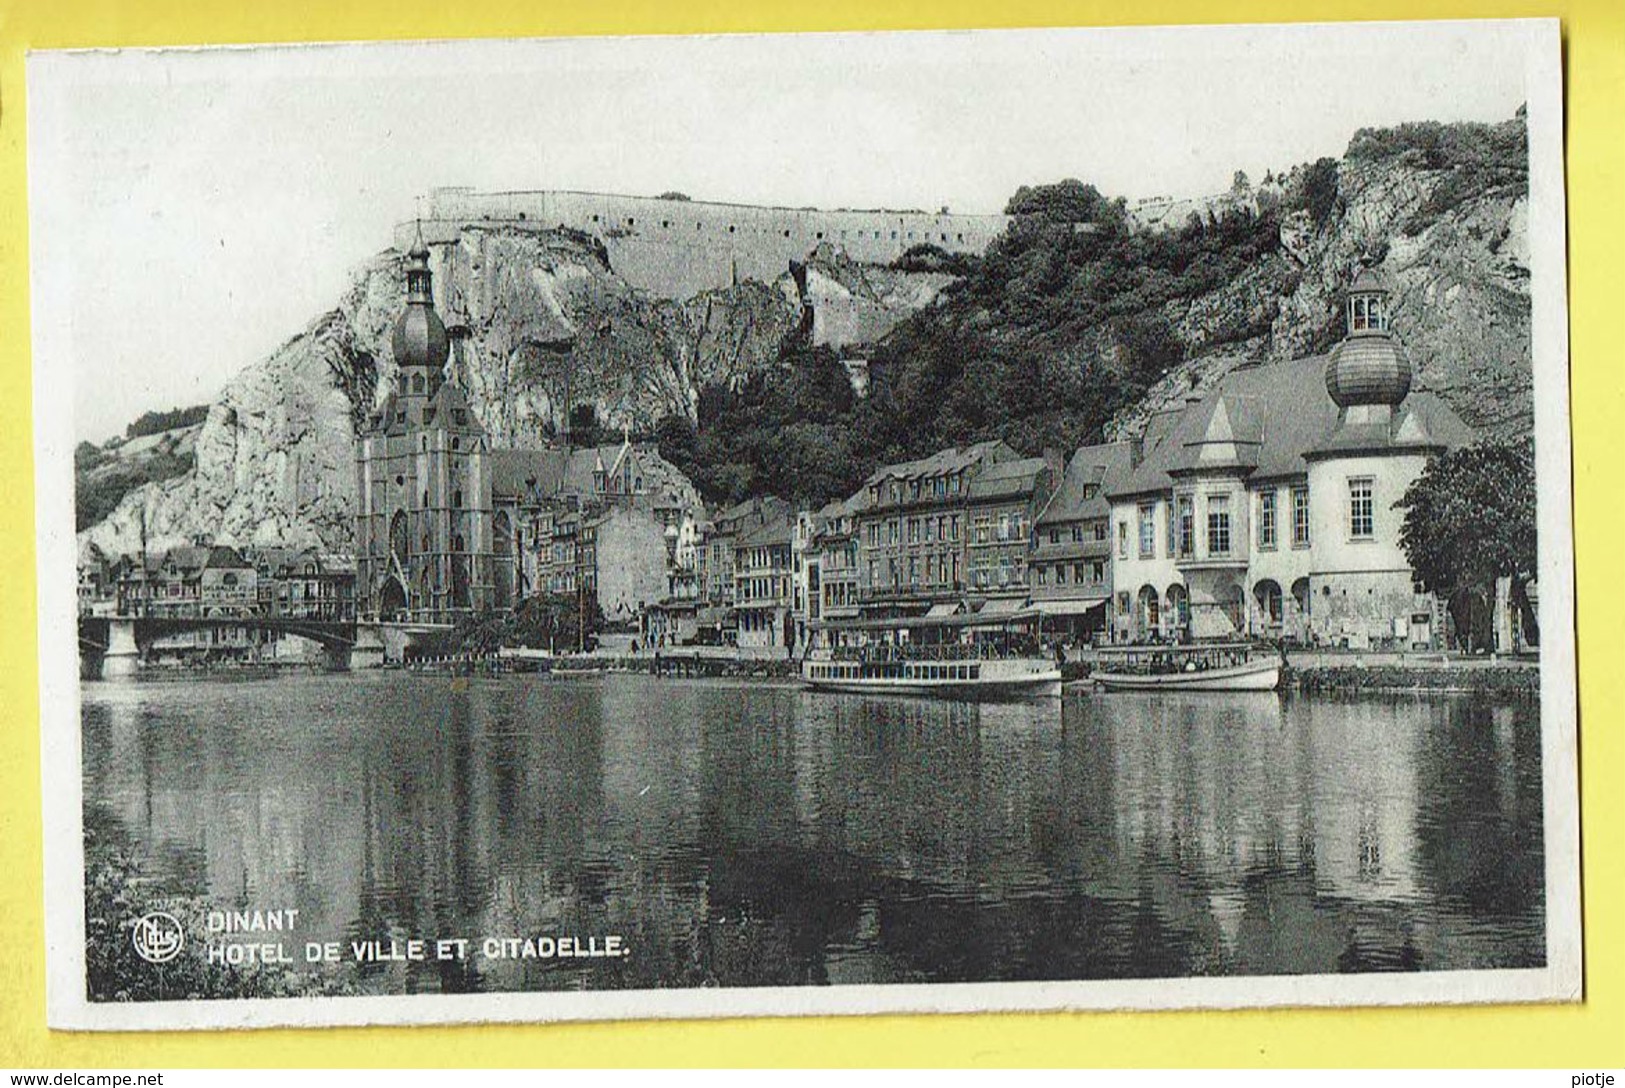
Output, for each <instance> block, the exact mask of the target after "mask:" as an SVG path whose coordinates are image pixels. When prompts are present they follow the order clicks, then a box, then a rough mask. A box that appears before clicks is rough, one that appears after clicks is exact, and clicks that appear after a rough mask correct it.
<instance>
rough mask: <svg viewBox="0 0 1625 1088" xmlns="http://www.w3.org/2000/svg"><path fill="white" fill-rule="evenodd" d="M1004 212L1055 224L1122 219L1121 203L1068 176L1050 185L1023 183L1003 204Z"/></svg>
mask: <svg viewBox="0 0 1625 1088" xmlns="http://www.w3.org/2000/svg"><path fill="white" fill-rule="evenodd" d="M1004 214H1005V215H1016V216H1039V217H1042V218H1044V219H1048V220H1049V221H1051V222H1054V223H1096V222H1103V221H1119V220H1121V219H1122V218H1123V205H1122V202H1121V201H1112V200H1107V199H1106V198H1105V197H1104V196H1102V195H1101V194H1100V190H1099V189H1096V188H1095V187H1094V186H1093V185H1085V184H1084V183H1083V182H1081V181H1079V180H1078V179H1077V178H1067V179H1066V180H1065V181H1058V182H1056V183H1054V184H1053V185H1023V186H1022V187H1021V188H1019V189H1017V190H1016V194H1015V195H1014V196H1012V197H1011V198H1010V201H1009V203H1007V204H1006V205H1005V206H1004Z"/></svg>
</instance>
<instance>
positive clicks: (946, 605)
mask: <svg viewBox="0 0 1625 1088" xmlns="http://www.w3.org/2000/svg"><path fill="white" fill-rule="evenodd" d="M925 615H926V618H927V619H936V618H938V617H939V616H957V615H959V602H958V601H939V602H938V603H936V604H934V605H932V606H931V608H930V610H929V611H928V612H926V614H925Z"/></svg>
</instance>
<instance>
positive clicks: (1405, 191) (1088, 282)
mask: <svg viewBox="0 0 1625 1088" xmlns="http://www.w3.org/2000/svg"><path fill="white" fill-rule="evenodd" d="M1074 184H1075V183H1074ZM1526 192H1527V171H1526V166H1525V152H1524V143H1523V121H1522V118H1521V116H1520V117H1518V118H1516V119H1514V120H1512V121H1509V122H1507V123H1505V124H1503V125H1495V126H1486V125H1455V126H1438V125H1431V126H1430V125H1421V126H1405V127H1402V128H1401V129H1395V130H1383V131H1378V132H1362V133H1360V134H1357V135H1356V137H1355V138H1354V140H1353V142H1352V143H1351V144H1350V147H1349V149H1348V152H1347V153H1346V154H1345V157H1344V158H1343V159H1342V160H1341V161H1340V162H1334V161H1332V160H1322V161H1321V162H1320V163H1316V164H1313V165H1308V166H1303V167H1299V168H1296V169H1294V170H1292V171H1290V172H1288V173H1287V174H1284V175H1281V176H1278V177H1272V178H1270V179H1267V180H1266V182H1265V183H1263V184H1261V185H1260V187H1259V188H1258V190H1257V191H1255V192H1249V193H1239V194H1237V195H1236V196H1235V198H1234V199H1229V200H1227V201H1226V202H1225V208H1228V209H1229V211H1228V212H1226V214H1225V215H1224V216H1223V217H1219V216H1217V215H1215V214H1213V213H1212V209H1211V208H1209V209H1208V211H1209V215H1208V219H1207V221H1205V222H1204V221H1202V219H1201V216H1200V214H1194V213H1193V214H1192V215H1191V216H1189V217H1187V219H1186V221H1184V222H1182V223H1175V222H1172V221H1171V220H1172V219H1173V218H1174V217H1173V216H1164V217H1163V218H1161V219H1159V220H1158V221H1157V222H1156V223H1155V224H1150V225H1148V224H1147V222H1145V221H1144V217H1143V216H1142V217H1139V219H1138V220H1136V219H1135V218H1134V217H1132V216H1130V217H1127V218H1126V223H1127V226H1126V227H1125V228H1124V230H1123V232H1122V233H1120V234H1119V235H1117V236H1115V237H1112V238H1108V237H1107V236H1106V235H1105V234H1104V233H1102V234H1098V235H1096V234H1092V233H1091V232H1090V231H1088V230H1085V229H1080V226H1079V224H1077V223H1063V222H1056V223H1052V224H1050V225H1049V226H1047V227H1044V228H1043V230H1042V231H1040V232H1039V233H1038V234H1033V235H1031V236H1029V237H1026V238H1024V239H1014V237H1013V236H1014V233H1015V232H1016V231H1017V230H1018V229H1026V228H1023V227H1021V224H1019V223H1018V224H1015V225H1013V226H1012V228H1011V232H1012V240H1011V241H1010V244H1008V245H1007V244H1006V243H1005V242H1004V241H1001V242H999V243H995V245H994V246H993V247H992V249H991V250H990V252H989V255H988V257H987V259H986V260H984V261H983V262H982V263H981V265H980V267H978V268H975V269H974V270H973V271H971V273H970V274H969V275H968V276H966V277H964V278H956V277H955V276H952V275H944V274H943V273H942V272H941V271H940V270H936V271H918V272H902V271H899V270H897V269H886V270H882V269H877V268H874V267H872V266H866V265H865V266H859V265H855V264H854V263H853V262H851V261H849V260H847V259H845V258H844V257H842V256H841V255H840V254H837V253H814V254H811V255H810V256H809V260H808V262H807V263H806V265H805V266H803V267H798V268H797V269H796V270H795V271H794V272H791V271H790V270H787V271H786V273H785V274H784V275H782V276H780V277H779V278H778V279H777V280H776V281H775V282H772V283H761V282H755V281H750V280H746V281H744V282H740V283H737V284H735V285H733V286H730V287H727V288H724V289H720V290H712V291H705V292H702V293H700V294H697V295H695V296H693V297H691V298H688V299H685V300H672V299H660V298H654V297H652V296H650V295H648V294H646V293H644V292H641V291H639V290H636V289H634V288H633V287H631V286H629V285H628V284H627V283H626V282H625V281H624V280H623V279H622V278H621V277H619V276H618V275H617V274H616V272H615V270H614V269H613V268H612V267H611V266H610V261H609V259H608V256H607V251H606V250H605V249H604V247H603V245H602V244H601V243H599V242H597V241H596V240H595V239H594V238H592V237H590V236H588V235H585V234H579V233H576V232H573V231H567V230H558V229H555V230H544V229H538V228H536V227H535V226H528V227H526V226H518V225H514V224H505V225H493V224H485V225H482V224H479V223H470V224H467V225H465V226H464V227H463V228H462V229H461V230H460V231H458V232H457V234H456V236H455V239H454V240H448V241H445V242H441V243H438V244H437V245H436V246H435V254H434V269H435V274H436V282H435V287H436V295H437V298H438V300H439V305H440V309H441V311H442V314H443V316H444V317H445V318H446V322H447V324H448V326H452V327H453V328H454V330H455V329H458V328H462V329H466V333H467V335H466V338H464V339H462V341H461V350H460V351H459V352H458V353H457V354H456V355H455V356H454V361H453V364H452V365H453V366H455V367H456V368H457V371H458V377H459V380H461V381H462V383H463V384H464V386H465V387H466V388H467V390H468V391H469V396H470V403H471V405H472V407H473V409H474V411H475V413H476V414H477V415H478V416H479V418H480V420H481V422H482V423H483V424H484V425H485V427H486V428H487V429H488V430H489V431H490V432H491V433H492V435H493V436H494V438H495V440H496V441H497V442H498V443H500V444H505V445H516V446H527V445H536V444H538V443H541V442H543V441H545V440H547V439H549V438H550V437H552V436H555V435H557V434H558V433H559V431H560V430H562V429H563V427H564V425H565V424H566V420H565V418H564V417H565V405H566V404H573V405H577V406H582V405H591V406H592V407H593V408H594V410H595V415H596V421H597V424H598V425H599V426H600V427H604V428H608V429H610V430H611V431H619V430H620V429H621V428H623V427H625V428H629V429H632V430H635V431H638V432H641V433H649V432H650V431H651V430H652V429H653V427H654V424H655V423H656V422H657V421H659V420H661V419H662V418H664V417H668V416H674V415H675V416H684V417H687V418H688V419H689V420H690V421H691V422H696V423H697V422H699V411H698V406H699V400H700V393H701V391H702V390H704V389H706V388H708V387H716V386H723V387H730V388H733V387H738V386H741V385H743V384H744V382H745V379H746V378H748V377H751V376H755V375H763V374H770V373H771V372H772V370H773V368H775V367H779V366H783V365H785V364H784V363H783V362H782V361H781V346H782V345H783V344H784V343H785V342H786V340H787V338H796V337H807V336H811V337H813V338H814V339H817V338H819V337H822V338H823V339H825V340H827V341H830V342H835V343H841V342H845V341H846V340H848V339H855V340H858V341H860V342H862V341H866V340H869V339H873V338H877V337H882V336H885V337H886V338H887V342H888V343H892V344H897V345H901V346H899V347H897V348H896V349H895V351H894V354H896V355H897V356H898V357H899V359H902V358H906V357H908V356H909V355H910V354H911V353H917V352H918V351H919V350H920V348H921V346H922V345H923V346H925V347H929V348H930V350H932V351H934V352H936V353H937V354H938V355H939V356H940V359H938V360H937V361H935V362H932V363H931V364H930V365H929V366H926V365H922V366H920V367H916V368H915V369H917V370H919V371H920V374H918V375H914V376H912V377H911V376H908V375H902V376H900V377H898V378H897V379H895V380H896V381H897V382H899V383H901V384H906V383H908V382H912V383H913V384H914V385H916V386H918V387H919V388H918V389H916V390H915V393H916V394H917V395H916V396H914V397H913V400H915V401H918V402H919V403H918V404H917V405H916V406H915V409H914V411H915V414H918V413H925V415H922V416H921V418H920V419H915V418H914V416H913V415H909V414H908V413H906V412H905V413H904V414H905V415H907V418H900V419H899V421H898V424H897V425H898V427H899V428H901V430H902V431H904V432H906V433H904V434H902V435H901V436H900V437H896V438H885V439H884V441H882V440H880V439H877V440H876V441H875V442H873V443H871V444H870V445H871V446H872V447H873V448H872V449H868V447H865V448H866V449H868V452H867V453H865V454H864V456H866V457H870V458H871V459H873V458H876V457H884V456H891V455H897V454H901V453H911V452H918V451H914V450H912V448H911V447H909V443H923V444H927V445H929V444H930V443H936V444H938V445H941V444H944V443H946V442H949V441H960V440H961V439H964V438H965V437H967V436H970V437H974V436H975V434H981V433H982V432H984V431H985V432H987V433H989V434H992V433H997V434H999V435H1001V436H1005V437H1009V438H1010V439H1011V441H1014V442H1017V443H1018V444H1022V445H1024V446H1033V447H1034V448H1035V449H1036V448H1041V447H1042V446H1044V445H1050V444H1062V445H1065V444H1075V443H1076V442H1079V441H1090V440H1095V439H1098V438H1099V437H1100V435H1101V431H1102V429H1104V430H1105V432H1106V433H1107V435H1108V436H1111V435H1118V434H1132V433H1135V432H1136V431H1137V430H1138V429H1139V428H1140V427H1141V426H1142V425H1143V421H1144V419H1145V418H1146V416H1147V414H1148V413H1149V412H1150V411H1153V410H1155V409H1156V408H1157V407H1159V406H1161V405H1165V404H1168V403H1171V402H1174V401H1177V400H1179V399H1182V398H1183V397H1185V396H1187V395H1188V394H1189V393H1190V391H1191V390H1192V389H1193V388H1196V389H1200V388H1202V387H1204V386H1205V385H1206V384H1207V383H1209V382H1211V381H1212V380H1214V379H1215V378H1216V377H1217V376H1218V375H1220V374H1222V373H1223V372H1224V371H1225V370H1226V369H1228V368H1229V367H1231V366H1233V365H1235V364H1236V362H1238V361H1239V360H1241V359H1244V358H1251V359H1265V360H1268V359H1286V358H1293V357H1296V356H1300V355H1303V354H1306V353H1312V352H1316V351H1320V350H1323V349H1325V348H1326V347H1327V346H1329V345H1330V343H1332V341H1333V340H1334V339H1335V337H1336V335H1337V334H1338V328H1339V326H1338V322H1339V320H1340V313H1339V306H1338V297H1339V293H1340V291H1341V290H1342V288H1343V287H1344V285H1346V283H1347V282H1348V280H1349V278H1350V276H1351V274H1352V270H1353V269H1354V267H1355V266H1357V265H1361V264H1365V265H1370V266H1372V267H1375V268H1376V269H1377V270H1378V272H1379V273H1380V274H1381V275H1382V276H1383V277H1384V278H1385V279H1386V280H1387V282H1388V284H1389V286H1390V287H1391V288H1392V289H1393V291H1394V301H1395V305H1396V310H1395V313H1394V326H1395V328H1396V330H1397V331H1398V332H1399V334H1400V336H1401V337H1402V338H1403V340H1404V341H1405V343H1406V344H1407V345H1408V348H1409V350H1410V353H1411V356H1412V359H1413V361H1414V362H1415V364H1416V368H1417V379H1418V385H1419V386H1421V387H1427V388H1432V389H1435V390H1437V391H1439V392H1440V393H1442V394H1443V395H1444V396H1445V397H1446V398H1447V399H1448V400H1449V401H1450V402H1451V403H1452V404H1454V405H1455V406H1456V408H1457V409H1458V411H1460V412H1461V414H1462V415H1463V416H1464V417H1465V418H1466V419H1467V420H1468V421H1469V422H1470V423H1472V424H1473V425H1474V426H1476V427H1479V428H1480V429H1481V430H1482V431H1483V432H1484V433H1486V434H1488V435H1490V436H1494V437H1511V436H1517V435H1524V434H1528V433H1529V431H1530V429H1531V418H1532V412H1531V389H1530V319H1529V267H1528V239H1527V196H1526ZM1221 210H1222V209H1221ZM1046 232H1047V233H1046ZM403 294H404V285H403V282H402V277H401V271H400V255H399V254H398V253H397V252H395V251H393V250H391V251H386V252H384V253H382V254H380V255H379V256H377V257H376V258H374V259H373V260H372V261H370V262H369V263H368V264H366V265H365V266H364V267H363V268H361V269H360V270H359V271H358V273H357V274H356V277H355V280H354V283H353V285H352V287H351V288H350V290H349V291H347V292H346V293H345V295H344V296H343V298H341V299H340V300H339V301H338V304H337V305H336V306H335V308H334V309H333V310H331V311H329V312H328V313H325V314H322V315H321V316H319V317H317V318H316V319H315V320H314V321H312V322H311V324H310V325H309V326H308V327H307V328H306V329H305V330H304V331H303V332H302V333H300V334H299V335H297V336H295V337H293V338H292V339H291V340H289V341H288V342H287V343H286V344H284V345H282V347H280V348H279V349H277V350H276V351H275V352H273V353H272V354H271V355H270V357H268V358H267V359H265V360H263V361H262V362H260V363H257V364H254V365H252V366H250V367H248V368H247V369H245V370H243V371H242V372H241V373H240V374H238V375H237V376H236V377H235V378H234V379H232V381H231V382H230V383H229V384H228V385H227V386H226V388H225V390H224V391H223V392H222V394H221V395H220V397H219V399H218V400H217V401H216V403H215V404H213V405H212V406H211V407H210V409H209V413H208V417H207V419H206V421H205V422H204V423H203V424H202V426H201V427H200V428H198V429H197V430H196V431H195V433H190V434H188V435H187V436H185V439H184V443H181V444H175V448H174V449H172V450H169V451H168V452H169V454H172V455H173V456H174V457H179V458H182V460H180V461H172V462H165V467H166V472H165V473H164V475H166V476H167V478H163V479H154V480H153V482H149V483H145V484H142V485H140V486H136V487H134V489H133V490H131V491H129V492H128V493H127V494H125V495H124V497H123V499H122V501H119V502H118V503H117V506H116V508H114V509H112V511H111V513H109V514H108V515H107V516H106V517H105V518H102V519H101V520H100V521H98V522H97V523H96V524H92V525H88V526H86V527H85V528H84V530H83V532H82V533H81V541H82V542H83V543H95V544H97V545H99V546H100V547H101V548H102V549H103V550H104V551H106V552H108V553H109V554H113V553H118V552H124V551H133V550H134V549H135V548H136V547H138V545H139V542H140V541H141V539H142V536H143V533H144V534H145V537H146V539H147V541H148V545H149V546H151V547H162V546H165V545H166V544H169V543H176V542H180V541H183V540H186V539H189V538H192V537H195V536H207V537H210V538H212V539H215V540H220V541H225V542H235V543H291V544H300V545H307V544H315V545H321V546H325V547H328V548H333V549H343V548H346V547H348V545H349V541H350V534H351V526H350V512H351V504H352V497H353V487H354V483H353V479H352V468H351V466H352V460H351V458H352V452H351V450H352V439H353V435H354V433H355V429H356V427H357V425H358V424H359V422H360V421H361V420H363V419H364V418H365V417H366V414H367V413H368V411H369V410H370V409H371V407H372V406H373V404H374V403H375V401H376V399H377V397H378V395H379V393H380V391H381V390H382V389H383V388H384V387H385V385H386V383H388V382H389V381H390V380H391V378H392V375H393V370H394V363H393V360H392V359H391V357H390V349H389V343H388V341H389V337H388V332H389V329H390V327H391V325H392V323H393V322H394V320H395V317H396V315H397V314H398V313H399V310H400V306H401V300H402V297H403ZM809 306H810V307H811V310H810V313H811V316H812V321H811V322H809V321H808V320H807V318H808V316H809V310H808V307H809ZM910 315H913V316H912V317H910ZM905 319H907V320H905ZM899 321H902V322H903V324H902V325H901V326H899V327H898V329H897V331H895V332H890V333H888V331H889V330H891V329H892V328H893V326H894V325H896V324H897V322H899ZM922 323H923V324H922ZM967 345H969V346H967ZM882 347H883V349H884V345H882ZM973 349H974V350H973ZM881 357H882V358H883V359H884V357H885V351H884V350H882V352H881ZM990 366H992V367H1002V370H998V371H997V372H996V373H995V372H993V371H987V370H985V369H978V368H986V367H990ZM894 369H898V370H899V372H901V366H900V364H897V363H894ZM960 370H964V371H965V373H963V374H959V371H960ZM942 375H948V377H943V376H942ZM954 375H957V377H955V376H954ZM1125 375H1126V376H1125ZM948 382H953V383H957V384H958V385H962V386H964V387H965V388H964V389H963V390H958V391H956V388H957V387H955V388H950V387H949V386H948V385H947V384H945V383H948ZM1102 383H1104V384H1106V385H1110V386H1111V387H1112V391H1111V392H1110V393H1108V394H1101V395H1100V396H1099V397H1096V396H1095V395H1094V394H1093V393H1092V392H1091V388H1092V387H1094V386H1096V385H1099V384H1102ZM1035 385H1036V386H1040V387H1043V388H1037V389H1035V388H1033V387H1034V386H1035ZM1074 386H1075V387H1077V388H1071V387H1074ZM1147 389H1149V392H1146V390H1147ZM945 390H946V392H945ZM1062 390H1070V391H1069V392H1065V393H1064V395H1063V393H1062V392H1061V391H1062ZM904 391H905V392H906V389H905V390H904ZM1142 393H1144V394H1145V395H1144V396H1143V398H1142V396H1141V394H1142ZM1023 397H1026V398H1027V400H1026V401H1022V400H1021V398H1023ZM1130 401H1132V402H1134V403H1132V404H1129V402H1130ZM870 403H871V407H870V409H868V410H869V411H870V412H871V414H873V412H874V411H877V410H878V409H875V408H874V407H873V404H874V403H875V402H870ZM885 403H893V404H897V403H901V401H900V399H899V398H898V397H894V398H892V399H891V400H889V401H885ZM1079 406H1082V407H1079ZM1114 413H1115V415H1114ZM927 417H929V418H927ZM1051 417H1055V418H1053V419H1052V418H1051ZM1061 417H1065V418H1061ZM1085 417H1087V418H1085ZM1108 420H1109V422H1108ZM1103 424H1104V428H1103ZM1022 426H1026V430H1025V431H1024V430H1023V429H1022ZM962 431H963V432H965V433H963V434H962V433H961V432H962ZM973 432H974V433H973ZM1029 432H1030V433H1029ZM177 443H179V440H177ZM905 447H908V448H905ZM186 457H190V458H192V460H193V467H191V469H190V470H189V471H185V470H182V471H179V473H178V474H170V472H171V470H175V469H181V468H183V467H184V464H185V461H184V458H186ZM858 470H865V471H866V469H864V467H863V466H857V468H855V469H854V471H858ZM860 474H861V473H860ZM155 475H157V474H155Z"/></svg>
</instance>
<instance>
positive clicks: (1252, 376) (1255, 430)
mask: <svg viewBox="0 0 1625 1088" xmlns="http://www.w3.org/2000/svg"><path fill="white" fill-rule="evenodd" d="M1325 369H1326V357H1325V356H1324V355H1317V356H1309V357H1307V358H1303V359H1293V360H1291V361H1289V362H1278V363H1265V364H1262V365H1258V366H1247V367H1241V368H1238V369H1236V370H1233V371H1231V372H1230V373H1229V374H1226V375H1225V376H1224V377H1223V378H1222V379H1220V380H1219V382H1218V384H1217V385H1216V386H1214V388H1213V389H1212V390H1210V391H1209V393H1208V395H1207V396H1205V397H1203V398H1202V399H1201V400H1200V401H1198V402H1196V403H1195V404H1188V405H1186V406H1185V407H1184V408H1183V409H1181V410H1177V411H1173V412H1166V413H1160V414H1159V415H1157V416H1153V417H1152V419H1151V421H1150V423H1149V424H1148V425H1147V428H1146V434H1145V438H1144V457H1143V460H1141V462H1140V464H1139V465H1137V466H1135V467H1134V468H1133V469H1132V470H1131V471H1130V472H1128V473H1127V474H1126V475H1125V476H1124V477H1123V478H1122V479H1121V480H1119V481H1118V482H1117V483H1116V484H1114V485H1111V486H1108V488H1107V493H1108V494H1112V495H1136V494H1144V493H1146V492H1153V491H1162V490H1165V489H1167V488H1169V487H1171V486H1173V476H1172V475H1170V473H1181V472H1186V471H1190V470H1192V469H1195V468H1199V467H1222V466H1223V465H1225V464H1227V463H1229V464H1235V465H1239V466H1240V467H1243V468H1246V469H1248V470H1250V472H1251V475H1252V476H1253V477H1255V478H1258V479H1269V478H1275V477H1283V476H1296V475H1301V474H1303V473H1305V472H1307V471H1308V463H1307V462H1306V461H1305V459H1304V455H1305V454H1312V453H1313V452H1315V451H1317V450H1320V451H1330V450H1334V449H1355V448H1361V449H1370V448H1382V447H1384V446H1388V445H1392V444H1393V443H1394V442H1396V441H1397V442H1400V443H1401V444H1437V445H1441V446H1445V447H1447V448H1448V447H1455V446H1460V445H1465V444H1466V443H1468V442H1471V441H1472V438H1473V432H1472V429H1471V428H1469V427H1468V426H1467V425H1466V424H1465V423H1463V422H1462V420H1461V418H1460V417H1459V416H1457V415H1456V413H1455V412H1453V411H1451V409H1450V407H1449V406H1448V405H1446V404H1445V403H1444V401H1443V400H1441V399H1440V398H1439V397H1438V395H1437V394H1434V393H1430V392H1427V391H1425V390H1418V391H1416V392H1413V393H1412V394H1411V395H1410V396H1409V397H1407V398H1406V399H1405V402H1404V403H1403V404H1401V405H1400V406H1399V407H1398V408H1397V409H1396V418H1395V420H1394V424H1393V429H1392V431H1390V430H1389V429H1388V428H1387V427H1382V428H1380V431H1381V433H1380V434H1379V433H1377V432H1376V431H1372V432H1371V433H1364V432H1362V431H1361V430H1360V429H1359V428H1343V429H1342V430H1341V431H1340V430H1339V429H1338V427H1337V422H1338V409H1337V405H1336V404H1334V403H1333V402H1332V399H1331V396H1330V394H1328V393H1327V392H1326V381H1325ZM1204 451H1207V453H1208V454H1209V456H1207V457H1206V458H1204V456H1203V454H1204ZM1215 451H1218V452H1221V453H1223V454H1225V455H1226V456H1213V454H1214V452H1215Z"/></svg>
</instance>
